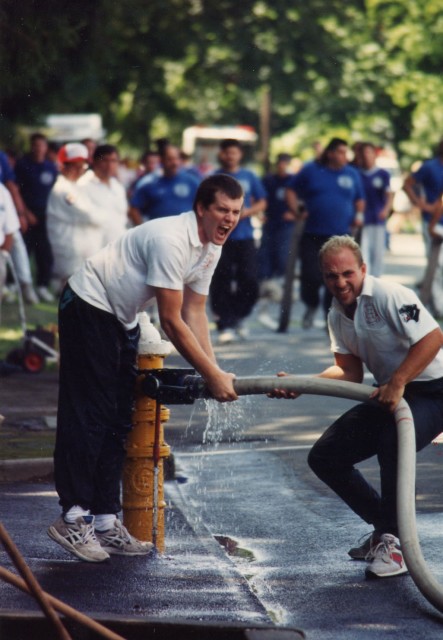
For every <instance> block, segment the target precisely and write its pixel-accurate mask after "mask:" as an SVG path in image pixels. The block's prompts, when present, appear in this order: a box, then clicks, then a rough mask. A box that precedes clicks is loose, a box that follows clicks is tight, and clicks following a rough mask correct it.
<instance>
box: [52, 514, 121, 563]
mask: <svg viewBox="0 0 443 640" xmlns="http://www.w3.org/2000/svg"><path fill="white" fill-rule="evenodd" d="M48 536H49V537H50V538H52V539H53V540H55V542H58V544H60V545H61V546H62V547H64V548H65V549H66V550H67V551H69V552H70V553H72V554H73V555H74V556H77V558H80V560H85V561H86V562H103V561H104V560H107V559H108V558H109V553H106V551H105V550H104V549H102V547H101V546H100V543H99V542H98V540H97V538H96V537H95V533H94V516H80V517H78V518H77V519H76V521H75V524H71V523H69V522H65V520H64V519H63V516H60V518H59V519H58V520H56V522H54V524H53V525H51V526H50V527H49V529H48Z"/></svg>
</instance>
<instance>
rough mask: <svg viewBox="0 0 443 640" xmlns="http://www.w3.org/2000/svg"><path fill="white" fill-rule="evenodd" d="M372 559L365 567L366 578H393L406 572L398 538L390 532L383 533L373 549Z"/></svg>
mask: <svg viewBox="0 0 443 640" xmlns="http://www.w3.org/2000/svg"><path fill="white" fill-rule="evenodd" d="M373 554H374V559H373V560H372V561H371V562H370V564H368V566H367V567H366V577H367V578H393V577H395V576H400V575H403V574H405V573H407V572H408V568H407V567H406V564H405V561H404V558H403V554H402V552H401V547H400V540H399V539H398V538H396V537H395V536H393V535H391V534H390V533H383V534H382V535H381V536H380V542H379V543H378V545H377V546H376V547H375V549H374V550H373Z"/></svg>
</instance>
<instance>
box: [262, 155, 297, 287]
mask: <svg viewBox="0 0 443 640" xmlns="http://www.w3.org/2000/svg"><path fill="white" fill-rule="evenodd" d="M290 164H291V156H290V155H289V154H287V153H280V154H279V155H278V157H277V166H276V171H275V173H272V174H269V175H267V176H265V177H264V178H263V181H262V182H263V186H264V188H265V190H266V195H267V203H268V204H267V208H266V214H265V220H264V223H263V226H262V236H261V243H260V249H259V252H258V255H259V280H260V282H261V283H262V284H265V283H266V281H267V280H269V279H271V278H280V277H281V276H284V275H285V269H286V261H287V258H288V253H289V248H290V243H291V234H292V230H293V228H294V220H295V216H294V213H293V212H292V211H290V210H289V208H288V205H287V202H286V197H285V194H286V188H287V186H288V184H289V182H290V181H291V179H292V174H291V173H290V172H289V167H290Z"/></svg>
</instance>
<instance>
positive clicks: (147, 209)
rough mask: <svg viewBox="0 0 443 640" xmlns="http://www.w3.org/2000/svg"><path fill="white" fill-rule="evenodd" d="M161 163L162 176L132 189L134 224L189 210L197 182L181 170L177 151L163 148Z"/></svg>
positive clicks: (143, 181) (174, 148) (170, 147)
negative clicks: (133, 190)
mask: <svg viewBox="0 0 443 640" xmlns="http://www.w3.org/2000/svg"><path fill="white" fill-rule="evenodd" d="M160 160H161V166H162V169H163V175H161V176H157V175H156V176H155V177H154V179H153V180H148V181H146V180H143V179H142V181H141V182H139V185H138V186H137V188H136V189H135V192H134V195H133V196H132V198H131V213H130V215H131V217H132V219H133V220H135V219H138V218H140V217H141V218H142V219H143V220H145V221H146V220H155V219H156V218H164V217H165V216H175V215H178V214H179V213H183V211H189V210H190V209H192V205H193V202H194V198H195V194H196V193H197V188H198V184H199V181H198V180H197V178H195V177H194V176H192V175H190V174H189V173H187V172H186V171H183V170H182V163H181V159H180V150H179V149H178V148H177V147H174V146H173V145H171V144H167V145H165V146H163V147H162V152H161V154H160Z"/></svg>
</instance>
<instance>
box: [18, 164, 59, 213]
mask: <svg viewBox="0 0 443 640" xmlns="http://www.w3.org/2000/svg"><path fill="white" fill-rule="evenodd" d="M15 175H16V178H17V184H18V186H19V188H20V193H21V195H22V198H23V200H24V202H25V204H26V206H27V207H28V208H29V209H30V210H31V211H32V213H34V214H35V215H36V216H37V217H39V218H40V217H42V216H44V215H45V213H46V205H47V203H48V198H49V194H50V192H51V189H52V187H53V185H54V182H55V181H56V180H57V175H58V170H57V167H56V165H55V164H54V163H53V162H51V160H44V161H43V162H35V161H34V160H33V159H32V157H31V156H29V155H26V156H23V158H21V159H20V160H18V161H17V164H16V165H15Z"/></svg>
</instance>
